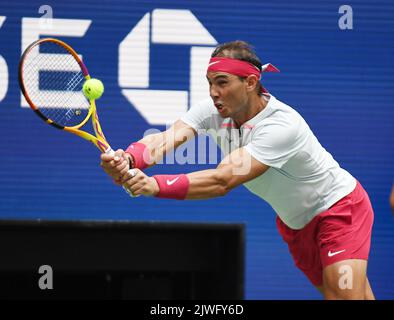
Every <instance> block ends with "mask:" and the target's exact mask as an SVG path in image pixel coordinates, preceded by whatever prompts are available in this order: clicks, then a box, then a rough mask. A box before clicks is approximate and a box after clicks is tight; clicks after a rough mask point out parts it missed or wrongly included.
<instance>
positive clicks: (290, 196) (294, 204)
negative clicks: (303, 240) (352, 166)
mask: <svg viewBox="0 0 394 320" xmlns="http://www.w3.org/2000/svg"><path fill="white" fill-rule="evenodd" d="M181 120H182V121H183V122H185V123H186V124H188V125H190V126H191V127H193V128H194V129H195V130H197V131H198V132H201V131H203V130H208V133H209V134H210V135H211V136H212V137H213V138H214V139H215V141H216V143H218V145H219V146H220V148H221V149H222V151H223V153H224V154H225V155H227V154H228V153H230V152H231V151H233V150H235V149H237V148H239V147H244V148H245V149H246V150H247V151H248V152H249V153H250V154H251V155H252V156H253V158H255V159H256V160H258V161H260V162H262V163H264V164H266V165H268V166H269V167H270V168H269V169H268V170H267V171H266V172H265V173H264V174H262V175H260V176H258V177H256V178H255V179H253V180H251V181H248V182H246V183H245V184H244V185H245V187H246V188H248V189H249V190H250V191H251V192H252V193H254V194H256V195H257V196H259V197H260V198H262V199H264V200H265V201H267V202H268V203H269V204H270V205H271V206H272V207H273V209H274V210H275V211H276V213H277V214H278V215H279V217H280V218H281V220H282V221H283V222H284V223H285V224H286V225H287V226H289V227H290V228H292V229H302V228H303V227H304V226H305V225H306V224H307V223H308V222H310V221H311V220H312V219H313V218H314V217H315V216H316V215H318V214H319V213H321V212H323V211H325V210H327V209H328V208H329V207H331V206H332V205H333V204H334V203H335V202H337V201H339V200H340V199H342V198H343V197H345V196H346V195H348V194H349V193H350V192H352V191H353V190H354V188H355V187H356V179H355V178H354V177H353V176H351V175H350V174H349V173H348V172H347V171H345V170H344V169H342V168H341V167H340V166H339V164H338V163H337V162H336V161H335V160H334V158H333V157H332V156H331V154H330V153H328V152H327V151H326V150H325V149H324V148H323V147H322V146H321V144H320V143H319V141H318V140H317V139H316V137H315V136H314V134H313V132H312V131H311V129H310V128H309V126H308V124H307V123H306V122H305V120H304V119H303V118H302V117H301V115H300V114H299V113H298V112H297V111H295V110H294V109H293V108H291V107H290V106H288V105H286V104H284V103H282V102H280V101H279V100H277V99H276V98H275V97H274V96H272V95H271V96H270V99H269V102H268V104H267V105H266V107H265V108H264V109H263V110H262V111H261V112H260V113H258V114H257V115H256V116H255V117H254V118H252V119H250V120H249V121H247V122H246V123H244V124H243V125H242V126H241V127H240V128H239V129H237V128H236V127H235V123H234V122H233V120H232V119H230V118H222V117H221V116H220V115H219V113H218V111H217V110H216V108H215V106H214V105H213V102H212V100H211V99H208V100H204V101H203V102H201V103H200V104H197V105H195V106H193V107H192V108H191V109H190V110H189V111H188V112H187V113H186V114H185V115H184V116H183V117H182V118H181Z"/></svg>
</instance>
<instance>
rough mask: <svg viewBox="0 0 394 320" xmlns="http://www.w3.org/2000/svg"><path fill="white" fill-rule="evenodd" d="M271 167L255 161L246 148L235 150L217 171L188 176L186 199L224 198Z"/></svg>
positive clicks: (198, 172) (212, 170) (204, 171)
mask: <svg viewBox="0 0 394 320" xmlns="http://www.w3.org/2000/svg"><path fill="white" fill-rule="evenodd" d="M268 169H269V166H267V165H265V164H263V163H261V162H259V161H257V160H256V159H254V158H253V157H252V156H251V155H250V154H249V153H248V152H247V151H246V150H245V149H244V148H240V149H237V150H234V151H233V152H232V153H231V154H229V155H228V156H227V157H226V158H224V159H223V161H222V162H221V163H220V164H219V165H218V167H217V168H216V169H211V170H203V171H196V172H192V173H189V174H187V177H188V179H189V190H188V193H187V195H186V199H208V198H215V197H219V196H224V195H225V194H227V193H228V192H229V191H230V190H231V189H233V188H235V187H237V186H238V185H240V184H242V183H245V182H247V181H249V180H252V179H254V178H256V177H258V176H259V175H261V174H263V173H264V172H265V171H267V170H268Z"/></svg>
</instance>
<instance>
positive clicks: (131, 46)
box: [118, 9, 217, 124]
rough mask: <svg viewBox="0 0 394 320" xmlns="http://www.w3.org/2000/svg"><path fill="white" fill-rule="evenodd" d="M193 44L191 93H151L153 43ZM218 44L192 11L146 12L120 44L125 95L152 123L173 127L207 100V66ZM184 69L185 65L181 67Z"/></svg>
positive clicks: (120, 84)
mask: <svg viewBox="0 0 394 320" xmlns="http://www.w3.org/2000/svg"><path fill="white" fill-rule="evenodd" d="M152 43H154V44H174V45H175V44H176V45H190V46H191V48H190V76H189V77H190V78H189V79H190V87H189V90H188V91H179V90H150V89H149V72H154V70H150V68H149V54H150V44H152ZM216 44H217V41H216V40H215V39H214V38H213V36H212V35H211V34H210V33H209V32H208V30H207V29H206V28H205V27H204V26H203V25H202V24H201V22H200V21H199V20H198V19H197V18H196V17H195V16H194V15H193V13H192V12H191V11H190V10H168V9H155V10H153V11H152V13H150V12H148V13H146V14H145V15H144V16H143V18H142V19H141V20H140V21H139V22H138V23H137V25H136V26H135V27H134V28H133V29H132V30H131V31H130V33H129V34H128V35H127V36H126V37H125V38H124V40H123V41H122V42H121V43H120V45H119V65H118V68H119V75H118V76H119V86H120V87H121V88H123V89H122V94H123V95H124V96H125V97H126V99H127V100H128V101H129V102H130V103H131V104H132V105H133V106H134V107H135V108H136V109H137V110H138V112H139V113H140V114H141V115H142V116H143V117H144V118H145V119H146V120H147V121H148V123H150V124H171V123H173V122H174V121H175V120H176V119H177V118H179V117H180V116H181V115H182V114H183V113H184V112H185V111H187V109H188V105H189V103H190V105H193V104H194V103H196V102H198V101H199V100H201V99H205V98H208V97H209V96H208V84H207V81H206V79H205V72H206V66H207V64H208V61H209V57H210V54H211V52H212V50H213V46H215V45H216ZM178 67H179V68H181V67H182V66H178Z"/></svg>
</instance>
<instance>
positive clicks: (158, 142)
mask: <svg viewBox="0 0 394 320" xmlns="http://www.w3.org/2000/svg"><path fill="white" fill-rule="evenodd" d="M196 134H197V132H196V131H195V130H194V129H193V128H192V127H191V126H189V125H188V124H186V123H184V122H183V121H182V120H177V121H176V122H175V123H174V124H173V125H172V126H171V127H170V128H169V129H168V130H166V131H164V132H160V133H156V134H150V135H147V136H145V137H144V138H142V139H141V140H140V141H138V143H140V144H143V145H144V146H145V147H146V151H145V152H146V153H147V154H148V156H147V159H146V160H149V164H148V165H149V166H151V165H154V164H156V163H157V162H159V161H160V160H161V159H162V158H163V157H164V156H165V154H166V153H168V152H170V151H172V150H174V149H176V148H177V147H179V146H180V145H181V144H183V143H185V142H186V141H189V140H190V139H192V138H193V137H195V136H196ZM127 152H129V154H131V150H130V147H129V148H128V149H127V150H126V153H127Z"/></svg>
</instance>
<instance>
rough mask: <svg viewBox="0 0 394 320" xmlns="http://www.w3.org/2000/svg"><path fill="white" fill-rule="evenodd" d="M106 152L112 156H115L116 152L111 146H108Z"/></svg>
mask: <svg viewBox="0 0 394 320" xmlns="http://www.w3.org/2000/svg"><path fill="white" fill-rule="evenodd" d="M105 154H109V155H110V156H113V155H114V154H115V151H114V150H112V148H111V147H108V149H107V150H105Z"/></svg>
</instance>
